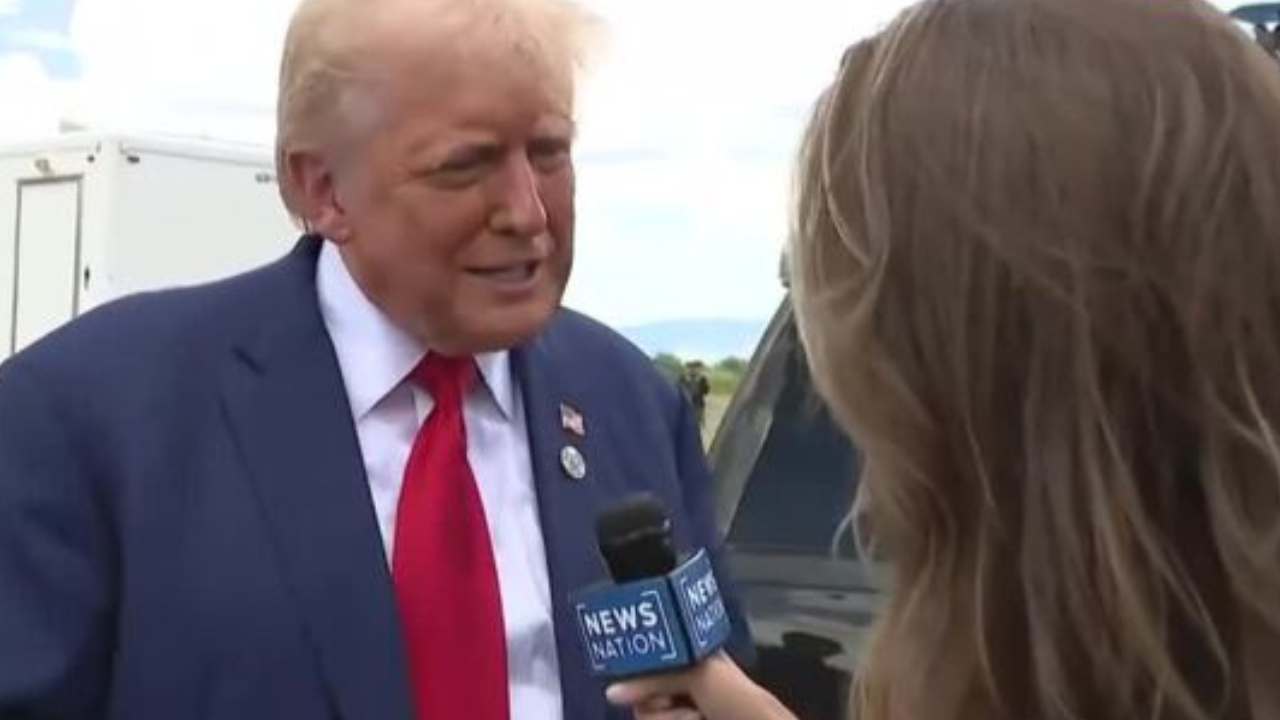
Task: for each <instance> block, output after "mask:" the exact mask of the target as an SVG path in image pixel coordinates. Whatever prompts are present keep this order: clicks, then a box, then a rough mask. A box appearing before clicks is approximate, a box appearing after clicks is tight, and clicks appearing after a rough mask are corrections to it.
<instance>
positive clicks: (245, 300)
mask: <svg viewBox="0 0 1280 720" xmlns="http://www.w3.org/2000/svg"><path fill="white" fill-rule="evenodd" d="M264 273H265V269H263V268H260V269H257V270H251V271H249V272H246V273H243V274H240V275H235V276H232V277H229V278H226V279H223V280H218V281H215V282H211V283H205V284H200V285H191V286H186V287H177V288H170V289H164V290H154V291H147V292H140V293H134V294H130V295H126V296H122V297H119V298H116V299H112V300H109V301H107V302H105V303H103V304H102V305H99V306H96V307H94V308H92V309H90V310H88V311H86V312H85V313H83V314H82V315H80V316H78V317H76V318H74V319H72V320H70V321H68V322H67V323H66V324H64V325H62V326H60V327H58V328H57V329H55V330H53V331H51V332H49V333H48V334H46V335H44V336H43V337H41V338H40V339H39V340H37V341H35V342H34V343H32V344H31V345H30V346H28V347H27V348H25V349H23V350H22V351H21V352H19V353H17V354H16V355H14V356H13V357H12V358H10V359H9V361H8V362H9V363H16V364H22V365H25V366H28V367H31V368H38V369H39V370H40V371H41V372H42V373H50V374H52V375H53V376H54V377H58V376H63V377H65V376H66V375H67V374H68V373H69V374H72V375H75V374H78V372H77V371H78V370H80V369H82V368H84V367H85V366H87V365H89V366H99V368H100V369H101V370H102V371H104V372H105V371H106V370H108V369H112V368H114V369H119V366H121V365H127V366H139V367H140V366H142V365H145V363H146V362H148V361H149V360H156V359H158V358H166V359H170V360H172V358H173V357H174V356H175V354H176V355H181V354H184V353H190V354H198V353H202V352H206V351H207V350H208V348H209V347H211V345H212V344H213V343H217V342H223V341H225V339H226V337H227V335H228V333H231V332H234V329H235V326H236V325H237V324H238V323H241V322H245V321H246V320H248V319H250V318H252V317H254V312H253V307H254V306H255V305H256V303H255V301H254V298H255V297H261V295H260V293H258V292H257V291H256V288H258V287H260V286H263V282H264V279H265V278H264ZM95 374H97V373H95Z"/></svg>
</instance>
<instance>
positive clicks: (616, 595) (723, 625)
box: [573, 551, 731, 677]
mask: <svg viewBox="0 0 1280 720" xmlns="http://www.w3.org/2000/svg"><path fill="white" fill-rule="evenodd" d="M573 602H574V607H575V608H576V610H577V620H578V630H579V632H580V633H581V635H582V641H583V647H584V650H585V652H586V655H587V658H588V660H589V662H590V665H591V670H592V672H594V673H596V674H600V675H607V676H612V677H626V676H629V675H639V674H644V673H650V672H655V671H663V670H673V669H677V668H681V667H686V666H688V665H690V664H692V663H694V662H697V661H699V660H701V659H702V658H705V657H706V656H708V655H710V654H711V653H712V652H714V651H716V650H717V649H719V648H720V647H721V646H722V645H724V643H725V642H726V641H727V640H728V638H729V634H730V631H731V628H730V626H729V625H730V623H729V618H728V613H727V612H726V611H725V606H724V600H723V599H722V598H721V596H720V587H719V585H718V584H717V582H716V578H715V574H714V572H713V570H712V567H711V560H710V558H708V557H707V554H706V553H705V552H701V551H700V552H698V553H696V554H695V555H694V556H693V557H691V558H689V559H688V560H686V561H685V562H684V563H682V564H681V565H680V566H679V567H677V568H676V569H675V570H673V571H672V572H671V573H670V574H669V575H666V576H663V577H656V578H649V579H645V580H638V581H635V582H629V583H624V584H622V585H609V586H597V587H593V588H588V589H587V590H584V591H583V592H580V593H578V594H577V595H576V597H575V598H574V599H573Z"/></svg>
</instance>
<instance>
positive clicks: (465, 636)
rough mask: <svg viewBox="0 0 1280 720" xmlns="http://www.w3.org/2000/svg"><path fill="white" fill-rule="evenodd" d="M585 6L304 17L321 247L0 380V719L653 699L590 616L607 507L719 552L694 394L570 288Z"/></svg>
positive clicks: (77, 326)
mask: <svg viewBox="0 0 1280 720" xmlns="http://www.w3.org/2000/svg"><path fill="white" fill-rule="evenodd" d="M587 27H588V22H587V20H586V19H585V18H584V17H582V16H581V13H580V12H579V11H578V10H576V9H575V8H574V7H573V6H571V5H568V4H565V3H563V2H559V1H558V0H468V1H466V2H456V1H454V0H380V1H379V2H368V1H367V0H304V1H303V2H302V4H301V5H300V7H299V8H298V10H297V14H296V15H295V16H294V18H293V21H292V24H291V27H290V30H289V34H288V38H287V40H286V44H285V53H284V62H283V68H282V73H281V83H280V89H281V93H280V102H279V128H280V135H279V142H278V148H279V154H278V158H279V170H280V172H279V177H280V180H281V188H282V194H283V198H284V201H285V203H286V205H287V207H288V209H289V210H290V211H291V212H292V214H293V215H295V216H296V217H297V218H298V219H299V220H300V221H301V222H302V223H303V224H304V225H305V226H306V227H308V228H310V229H311V232H310V233H308V234H307V235H306V236H305V237H304V238H302V239H301V240H300V241H299V242H298V244H297V246H296V248H295V249H294V250H293V252H291V253H290V254H289V255H288V256H287V257H284V258H282V259H280V260H279V261H277V262H275V263H272V264H270V265H268V266H266V267H263V268H260V269H257V270H255V271H252V272H249V273H247V274H244V275H240V276H238V277H234V278H231V279H228V280H226V281H224V282H219V283H216V284H212V285H206V286H200V287H193V288H188V289H181V290H174V291H168V292H161V293H153V294H147V295H142V296H139V297H132V298H128V299H125V300H122V301H120V302H116V303H113V304H111V305H109V306H107V307H104V308H101V309H99V310H96V311H94V312H92V313H89V314H87V315H86V316H83V317H81V318H80V319H78V320H76V321H74V322H73V323H71V325H70V326H69V327H65V328H63V329H61V330H59V331H56V332H54V333H53V334H52V335H50V336H48V337H47V338H46V339H44V340H43V341H41V342H38V343H36V344H35V345H33V346H31V347H30V348H29V349H27V350H26V351H24V352H22V353H19V354H18V355H16V356H15V357H13V358H12V359H10V360H9V361H8V362H6V363H5V364H4V365H3V366H0V718H5V719H6V720H8V719H13V720H18V719H24V720H25V719H34V718H41V719H43V720H88V719H94V720H196V719H197V718H208V719H211V720H212V719H213V718H219V719H223V720H334V719H336V718H345V719H346V720H415V719H416V720H454V719H459V720H461V719H465V720H623V718H628V717H630V713H626V712H624V711H622V710H620V709H616V708H611V707H609V706H608V704H607V703H606V702H605V697H604V685H603V682H602V681H601V680H600V679H598V678H595V677H593V676H591V675H590V674H589V672H588V667H587V663H586V662H585V661H584V657H583V649H582V647H581V640H580V638H579V637H578V635H577V633H576V632H575V631H574V627H575V625H574V615H573V611H572V608H571V607H570V605H569V604H568V597H569V595H570V593H571V592H573V591H576V590H578V589H580V588H582V587H583V586H587V585H590V584H592V583H595V582H598V581H603V580H606V579H607V578H608V577H609V574H608V571H607V569H606V567H605V565H604V563H603V561H602V560H601V558H600V556H599V554H598V553H597V551H596V535H595V526H594V523H595V517H596V515H597V513H599V512H600V511H602V510H603V509H605V508H606V507H608V506H611V505H613V504H614V503H616V502H618V501H620V500H621V499H622V498H623V497H624V496H627V495H630V494H632V493H635V492H639V491H650V492H652V493H654V494H656V495H657V496H659V497H660V498H661V500H662V502H663V503H664V505H665V506H666V508H667V510H668V511H669V513H670V514H671V517H672V520H673V524H674V525H675V528H676V530H677V532H676V533H675V536H676V537H677V538H680V539H681V543H680V544H681V545H682V546H684V547H682V548H681V550H683V551H688V550H691V549H692V548H693V547H695V546H698V547H702V546H705V547H708V548H710V549H711V552H712V553H713V557H714V558H715V562H716V564H717V565H720V567H719V572H720V573H724V572H725V568H724V567H723V565H722V563H721V557H722V556H721V553H720V551H719V543H718V542H717V536H716V532H715V527H714V525H713V510H712V495H711V492H712V488H711V481H710V479H709V477H708V476H707V472H706V470H705V464H704V461H703V458H702V456H701V450H700V445H699V443H698V441H697V424H696V420H695V418H694V416H693V414H692V412H691V411H689V409H688V405H687V403H685V402H684V401H683V399H682V398H681V397H680V395H679V393H677V392H676V390H675V389H674V388H672V387H671V385H670V383H668V382H667V381H666V380H665V379H664V378H663V377H662V376H661V374H659V373H658V372H657V371H656V369H655V368H653V367H652V365H651V363H650V362H649V360H648V359H647V358H646V357H645V355H644V354H643V353H642V352H640V351H639V350H637V349H635V348H634V347H632V346H631V345H629V344H628V343H626V342H625V341H624V340H623V339H622V338H621V337H620V336H618V335H617V334H615V333H614V332H612V331H611V330H609V329H606V328H604V327H602V326H601V325H599V324H597V323H595V322H593V321H591V320H589V319H587V318H585V317H583V316H581V315H578V314H576V313H573V312H570V311H568V310H563V309H561V307H560V302H561V297H562V294H563V292H564V288H565V283H566V281H567V279H568V277H569V269H570V266H571V264H572V257H573V242H574V182H575V181H574V166H573V161H572V147H573V138H574V134H575V131H574V121H573V115H574V76H575V71H576V66H577V57H578V56H579V55H580V49H581V39H582V38H583V37H584V33H585V32H586V30H587ZM263 240H264V241H267V240H269V238H263ZM173 242H174V243H181V242H183V238H182V237H181V234H180V233H179V234H178V235H176V236H175V237H174V238H173ZM721 589H722V590H724V591H726V596H727V597H728V599H729V606H728V611H729V614H730V616H731V622H732V624H733V626H734V628H735V629H736V633H735V636H734V639H733V641H732V647H734V648H736V649H742V650H743V651H744V652H749V647H750V646H749V642H748V638H747V635H746V625H745V622H744V620H743V618H742V616H741V614H740V612H739V607H738V604H737V602H736V600H735V599H734V594H733V592H732V588H731V587H730V586H729V585H727V584H724V585H722V586H721Z"/></svg>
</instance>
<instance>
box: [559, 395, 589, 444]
mask: <svg viewBox="0 0 1280 720" xmlns="http://www.w3.org/2000/svg"><path fill="white" fill-rule="evenodd" d="M560 427H561V428H563V429H564V431H565V432H567V433H570V434H572V435H573V436H575V437H579V438H585V437H586V436H587V423H586V420H584V419H583V418H582V413H580V412H578V411H577V410H575V409H574V408H573V407H571V406H569V405H566V404H565V403H560Z"/></svg>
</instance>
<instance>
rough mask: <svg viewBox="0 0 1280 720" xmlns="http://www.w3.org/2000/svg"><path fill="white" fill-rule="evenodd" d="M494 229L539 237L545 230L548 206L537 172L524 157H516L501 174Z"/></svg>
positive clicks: (504, 232)
mask: <svg viewBox="0 0 1280 720" xmlns="http://www.w3.org/2000/svg"><path fill="white" fill-rule="evenodd" d="M496 190H497V197H496V198H495V199H496V210H495V212H494V216H493V224H494V230H496V231H498V232H500V233H503V234H505V235H515V236H517V237H536V236H538V235H541V234H542V233H544V232H546V229H547V208H546V206H545V205H544V204H543V202H542V191H541V188H540V187H539V185H538V174H537V172H536V171H535V170H534V169H533V166H532V164H530V162H529V159H528V158H526V157H523V156H519V157H516V158H513V159H512V160H511V161H510V162H509V163H507V165H506V167H504V168H503V172H502V173H501V175H500V177H499V185H498V187H497V189H496Z"/></svg>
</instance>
